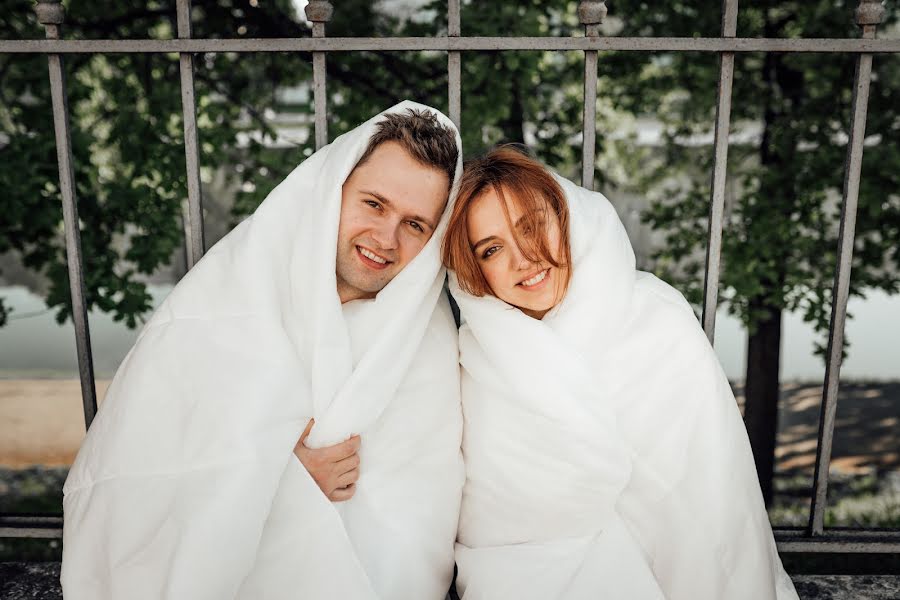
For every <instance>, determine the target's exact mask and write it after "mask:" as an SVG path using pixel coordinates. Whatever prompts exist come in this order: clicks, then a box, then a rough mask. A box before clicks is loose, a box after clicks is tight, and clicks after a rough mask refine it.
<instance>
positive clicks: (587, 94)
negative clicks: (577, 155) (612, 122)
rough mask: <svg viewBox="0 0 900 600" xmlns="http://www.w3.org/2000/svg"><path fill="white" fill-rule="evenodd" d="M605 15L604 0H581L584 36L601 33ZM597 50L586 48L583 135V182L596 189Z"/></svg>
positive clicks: (580, 13)
mask: <svg viewBox="0 0 900 600" xmlns="http://www.w3.org/2000/svg"><path fill="white" fill-rule="evenodd" d="M604 17H606V2H605V0H582V2H581V3H579V4H578V20H579V21H581V24H582V25H584V37H585V38H587V39H596V38H598V37H599V36H600V24H601V23H603V18H604ZM598 55H599V53H598V52H597V51H596V50H585V51H584V103H583V107H582V108H583V110H584V116H583V118H582V137H581V185H582V186H583V187H585V188H587V189H589V190H592V189H594V159H595V157H596V152H597V58H598Z"/></svg>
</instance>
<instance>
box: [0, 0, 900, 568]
mask: <svg viewBox="0 0 900 600" xmlns="http://www.w3.org/2000/svg"><path fill="white" fill-rule="evenodd" d="M448 2H449V5H448V9H449V10H448V17H449V18H448V27H447V36H442V37H427V38H426V37H421V38H419V37H415V38H399V37H398V38H327V37H325V24H326V23H327V22H328V21H329V19H330V18H331V16H332V14H333V10H334V9H333V7H332V4H331V2H329V1H328V0H310V2H309V4H308V5H307V7H306V16H307V18H308V20H309V21H310V22H311V23H312V37H311V38H297V39H292V38H291V39H284V38H282V39H192V38H191V22H190V12H191V5H190V0H177V23H178V38H177V39H167V40H63V39H61V32H60V27H61V25H62V23H63V20H64V11H63V7H62V6H61V5H60V3H59V0H42V1H39V2H38V3H37V5H36V6H35V12H36V13H37V17H38V20H39V21H40V22H41V23H42V24H43V25H44V27H45V28H46V34H47V35H46V38H47V39H45V40H14V41H5V40H0V53H12V54H46V55H47V59H48V62H49V67H50V87H51V94H52V100H53V121H54V126H55V133H56V149H57V157H58V161H59V179H60V191H61V194H62V205H63V218H64V223H65V236H66V251H67V257H68V270H69V281H70V286H71V289H70V292H71V296H72V314H73V320H74V323H75V333H76V340H77V352H78V364H79V371H80V376H81V392H82V398H83V403H84V418H85V424H86V426H90V423H91V421H92V419H93V418H94V415H95V413H96V411H97V397H96V390H95V385H94V370H93V365H92V359H91V342H90V331H89V329H88V321H87V307H86V304H85V293H84V281H83V275H82V269H83V265H82V260H81V244H80V233H79V228H78V208H77V203H76V198H75V186H74V181H73V170H72V147H71V142H70V138H69V113H68V109H67V106H66V83H65V79H64V75H63V65H62V62H63V55H65V54H105V53H157V54H159V53H170V52H175V53H178V54H179V56H180V71H181V100H182V108H183V112H184V142H185V153H186V156H187V181H188V204H189V211H188V217H189V223H190V227H189V228H187V229H188V233H189V235H188V237H189V240H188V253H187V254H188V267H191V266H193V265H194V264H195V263H196V262H197V261H198V260H199V259H200V258H201V256H203V253H204V250H205V245H204V236H203V210H202V205H201V201H200V168H199V152H198V142H197V118H196V103H195V99H194V54H195V53H202V52H312V55H313V82H314V100H315V139H316V147H317V148H321V147H322V146H324V145H325V144H327V143H328V131H327V126H326V123H327V122H326V115H327V110H328V107H327V93H326V83H327V82H326V69H325V61H326V56H327V54H328V53H329V52H352V51H366V50H368V51H422V50H433V51H445V52H447V55H448V59H447V70H448V80H449V86H448V90H447V94H448V100H449V107H450V108H449V112H450V118H451V119H452V120H453V122H454V123H456V124H457V126H458V125H459V124H460V106H461V95H460V66H461V61H462V53H463V52H472V51H479V50H504V51H521V50H551V51H552V50H559V51H565V50H581V51H583V52H584V120H583V136H584V137H583V147H582V185H584V186H585V187H589V188H590V187H592V186H593V180H594V159H595V135H596V125H595V120H596V114H595V110H596V100H597V61H598V55H599V53H600V52H601V51H609V50H620V51H634V52H686V51H691V52H712V53H717V54H719V56H720V65H719V87H718V98H717V104H716V121H715V123H716V125H715V138H714V149H715V163H714V168H713V173H712V184H711V190H710V213H709V215H710V216H709V235H708V244H707V252H706V278H705V285H704V300H703V316H702V322H703V329H704V331H705V332H706V335H707V336H708V337H709V340H710V342H712V341H713V334H714V332H715V316H716V304H717V300H718V291H719V290H718V288H719V267H720V253H721V248H722V222H723V215H724V203H725V177H726V165H727V159H728V131H729V123H730V117H731V90H732V81H733V74H734V55H735V53H737V52H816V53H830V54H835V53H838V54H854V55H856V58H857V68H856V73H855V81H854V87H853V104H852V122H851V125H850V139H849V143H848V145H847V158H846V163H845V167H844V168H845V172H844V189H843V203H842V208H841V227H840V242H839V248H838V260H837V265H836V267H835V280H834V288H833V302H832V313H831V326H830V331H829V341H828V350H827V358H828V363H827V366H826V371H825V386H824V392H823V397H822V405H821V415H820V418H819V433H818V445H817V452H816V468H815V474H814V479H813V481H814V486H813V492H812V505H811V509H810V514H809V523H808V525H807V526H806V527H805V528H776V529H775V538H776V542H777V545H778V549H779V550H780V551H781V552H862V553H896V552H900V531H897V530H875V529H863V530H859V529H854V530H851V529H839V528H829V529H827V530H826V529H825V527H824V516H825V506H826V493H827V489H828V467H829V463H830V460H831V447H832V440H833V436H834V425H835V412H836V409H837V392H838V384H839V375H840V368H841V358H842V349H843V335H844V322H845V320H846V315H847V299H848V295H849V284H850V266H851V259H852V254H853V240H854V232H855V225H856V207H857V199H858V195H859V180H860V171H861V164H862V154H863V140H864V137H865V128H866V111H867V108H868V99H869V83H870V79H871V76H872V55H873V54H875V53H891V54H897V53H900V40H877V39H875V30H876V27H877V26H878V24H879V23H881V22H882V20H883V18H884V14H885V9H884V7H882V5H881V2H880V0H861V1H860V3H859V6H858V8H857V9H856V14H855V17H856V23H857V24H858V25H859V26H860V27H861V28H862V36H861V38H859V39H772V38H738V37H736V33H737V13H738V1H737V0H723V2H722V28H721V36H720V37H717V38H646V37H611V38H604V37H601V36H600V24H601V23H602V22H603V19H604V17H605V16H606V13H607V8H606V5H605V2H604V1H603V0H583V1H581V2H580V3H579V5H578V17H579V19H580V21H581V23H582V24H583V25H584V32H585V35H584V37H572V38H563V37H463V36H461V35H460V0H448ZM61 534H62V518H61V517H24V516H9V515H6V516H2V515H0V537H43V538H54V537H60V536H61Z"/></svg>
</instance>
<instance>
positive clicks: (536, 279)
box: [522, 271, 547, 287]
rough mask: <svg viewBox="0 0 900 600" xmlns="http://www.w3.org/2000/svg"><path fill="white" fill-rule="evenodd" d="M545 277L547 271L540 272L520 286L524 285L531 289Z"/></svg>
mask: <svg viewBox="0 0 900 600" xmlns="http://www.w3.org/2000/svg"><path fill="white" fill-rule="evenodd" d="M546 276H547V271H541V272H540V273H538V274H537V275H535V276H534V277H532V278H531V279H526V280H525V281H523V282H522V285H524V286H526V287H531V286H533V285H535V284H537V283H540V282H542V281H543V280H544V277H546Z"/></svg>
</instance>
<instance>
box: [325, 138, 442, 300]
mask: <svg viewBox="0 0 900 600" xmlns="http://www.w3.org/2000/svg"><path fill="white" fill-rule="evenodd" d="M448 189H449V179H448V178H447V175H446V174H445V173H443V172H442V171H440V170H439V169H436V168H433V167H428V166H425V165H423V164H422V163H420V162H418V161H416V160H415V159H414V158H413V157H412V156H410V154H409V153H408V152H407V151H406V150H404V149H403V146H401V145H400V144H399V143H398V142H394V141H390V142H384V143H382V144H380V145H379V146H378V147H377V148H375V150H374V151H373V152H372V154H370V155H369V158H368V159H367V160H366V161H365V162H364V163H363V164H361V165H358V166H357V167H356V168H355V169H354V170H353V172H352V173H351V174H350V177H348V178H347V181H345V182H344V186H343V188H342V196H341V220H340V224H339V225H338V244H337V269H336V273H337V287H338V295H339V296H340V298H341V303H344V302H348V301H350V300H355V299H358V298H373V297H375V294H376V293H378V292H379V291H380V290H381V289H382V288H384V286H386V285H387V284H388V283H390V281H391V280H392V279H393V278H394V277H395V276H396V275H397V273H399V272H400V271H401V270H402V269H403V267H405V266H406V265H407V264H409V262H410V261H411V260H412V259H413V258H415V257H416V255H417V254H418V253H419V252H420V251H421V250H422V248H423V247H424V246H425V244H426V242H428V240H429V239H431V236H432V234H433V233H434V228H435V227H437V224H438V221H439V220H440V217H441V213H443V211H444V206H445V205H446V203H447V196H448Z"/></svg>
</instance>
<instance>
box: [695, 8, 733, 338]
mask: <svg viewBox="0 0 900 600" xmlns="http://www.w3.org/2000/svg"><path fill="white" fill-rule="evenodd" d="M737 11H738V0H723V2H722V37H723V38H724V37H731V38H733V37H735V35H736V34H737ZM719 61H720V62H719V92H718V97H717V99H716V139H715V156H714V159H713V160H714V163H713V174H712V184H711V186H710V187H711V191H710V199H709V233H708V235H707V244H706V279H705V281H704V283H703V331H704V332H705V333H706V337H707V338H709V343H710V344H712V343H713V341H714V338H715V331H716V305H717V304H718V300H719V267H720V264H721V255H722V220H723V218H724V213H725V179H726V176H727V172H728V130H729V126H730V121H731V88H732V83H733V82H734V52H723V53H722V54H721V56H720V59H719Z"/></svg>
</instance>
